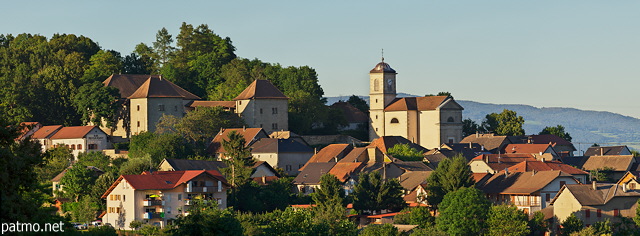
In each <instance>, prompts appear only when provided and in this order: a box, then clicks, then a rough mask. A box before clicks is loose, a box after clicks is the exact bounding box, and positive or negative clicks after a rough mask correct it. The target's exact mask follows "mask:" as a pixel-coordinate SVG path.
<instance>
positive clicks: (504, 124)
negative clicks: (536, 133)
mask: <svg viewBox="0 0 640 236" xmlns="http://www.w3.org/2000/svg"><path fill="white" fill-rule="evenodd" d="M523 124H524V118H522V116H518V114H517V113H516V112H515V111H512V110H507V109H504V110H503V111H502V112H501V113H500V114H497V113H491V114H488V115H487V116H486V117H485V120H484V121H482V125H481V130H482V131H485V132H494V133H495V134H497V135H507V136H518V135H524V129H523V128H522V125H523Z"/></svg>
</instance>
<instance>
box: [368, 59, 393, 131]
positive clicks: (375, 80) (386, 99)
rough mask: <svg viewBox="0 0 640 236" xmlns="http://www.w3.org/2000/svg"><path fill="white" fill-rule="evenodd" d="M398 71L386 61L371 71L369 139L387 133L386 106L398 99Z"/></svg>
mask: <svg viewBox="0 0 640 236" xmlns="http://www.w3.org/2000/svg"><path fill="white" fill-rule="evenodd" d="M396 74H397V73H396V71H395V70H394V69H392V68H391V66H389V64H387V63H385V62H384V57H383V58H382V62H380V63H378V64H377V65H376V66H375V67H374V68H373V69H372V70H371V71H369V119H370V120H371V121H370V123H369V124H370V126H369V139H370V140H374V139H376V138H378V137H380V136H384V135H385V129H384V128H385V127H384V121H385V118H384V108H385V107H386V106H387V105H389V104H390V103H391V102H392V101H393V100H395V99H396Z"/></svg>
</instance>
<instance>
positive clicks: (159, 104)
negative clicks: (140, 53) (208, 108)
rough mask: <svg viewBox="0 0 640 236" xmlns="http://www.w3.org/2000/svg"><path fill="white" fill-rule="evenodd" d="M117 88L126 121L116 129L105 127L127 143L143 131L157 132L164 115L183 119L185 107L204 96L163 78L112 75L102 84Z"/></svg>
mask: <svg viewBox="0 0 640 236" xmlns="http://www.w3.org/2000/svg"><path fill="white" fill-rule="evenodd" d="M102 83H103V84H104V85H105V86H110V87H114V88H117V89H118V90H119V91H120V100H121V101H122V102H123V107H122V108H121V110H120V111H119V112H120V113H122V118H121V119H119V120H118V122H117V123H116V125H115V126H116V127H115V128H113V129H110V128H107V127H106V126H105V125H104V124H103V125H101V128H102V129H103V130H104V131H105V132H106V133H107V134H109V135H110V136H113V138H114V139H116V140H118V141H120V140H126V139H127V138H129V137H131V135H135V134H138V133H140V132H143V131H150V132H153V131H154V130H155V128H156V124H157V123H158V121H159V120H160V118H161V117H162V116H163V115H172V116H175V117H183V116H184V114H185V113H186V110H185V105H186V104H188V103H190V102H191V101H193V100H200V97H198V96H196V95H194V94H192V93H190V92H188V91H186V90H184V89H183V88H181V87H179V86H177V85H175V84H174V83H172V82H171V81H169V80H166V79H164V78H162V76H161V75H133V74H124V75H122V74H119V75H115V74H114V75H111V76H109V78H107V79H106V80H105V81H103V82H102Z"/></svg>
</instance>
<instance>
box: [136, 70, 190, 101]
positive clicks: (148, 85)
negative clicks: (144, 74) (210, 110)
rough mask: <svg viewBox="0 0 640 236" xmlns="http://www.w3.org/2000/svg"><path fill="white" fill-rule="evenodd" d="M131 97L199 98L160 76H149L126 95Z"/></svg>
mask: <svg viewBox="0 0 640 236" xmlns="http://www.w3.org/2000/svg"><path fill="white" fill-rule="evenodd" d="M128 98H129V99H131V98H184V99H189V100H196V99H200V97H198V96H196V95H194V94H192V93H190V92H188V91H187V90H184V89H183V88H180V86H178V85H175V84H174V83H171V81H169V80H166V79H162V77H154V76H151V77H149V79H147V81H145V82H144V83H143V84H142V85H140V87H139V88H138V89H137V90H136V91H135V92H133V94H131V96H129V97H128Z"/></svg>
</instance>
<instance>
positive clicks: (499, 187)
mask: <svg viewBox="0 0 640 236" xmlns="http://www.w3.org/2000/svg"><path fill="white" fill-rule="evenodd" d="M578 183H579V182H578V180H576V179H575V178H573V176H572V175H570V174H567V173H564V172H563V171H560V170H548V171H528V172H510V171H504V170H503V171H500V172H498V173H497V174H495V175H493V176H492V177H491V178H490V179H489V180H487V182H486V183H485V184H483V185H481V186H479V187H478V188H479V189H480V190H482V191H483V192H484V193H485V194H486V195H487V197H488V198H489V200H490V201H492V202H493V203H495V204H511V205H515V206H516V207H518V209H521V210H523V211H524V212H525V213H527V214H528V215H533V212H536V211H539V210H541V209H543V208H545V207H547V206H548V205H549V203H550V202H551V200H552V199H553V197H555V194H556V193H557V192H558V190H560V188H561V187H562V186H564V185H566V184H578Z"/></svg>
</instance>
